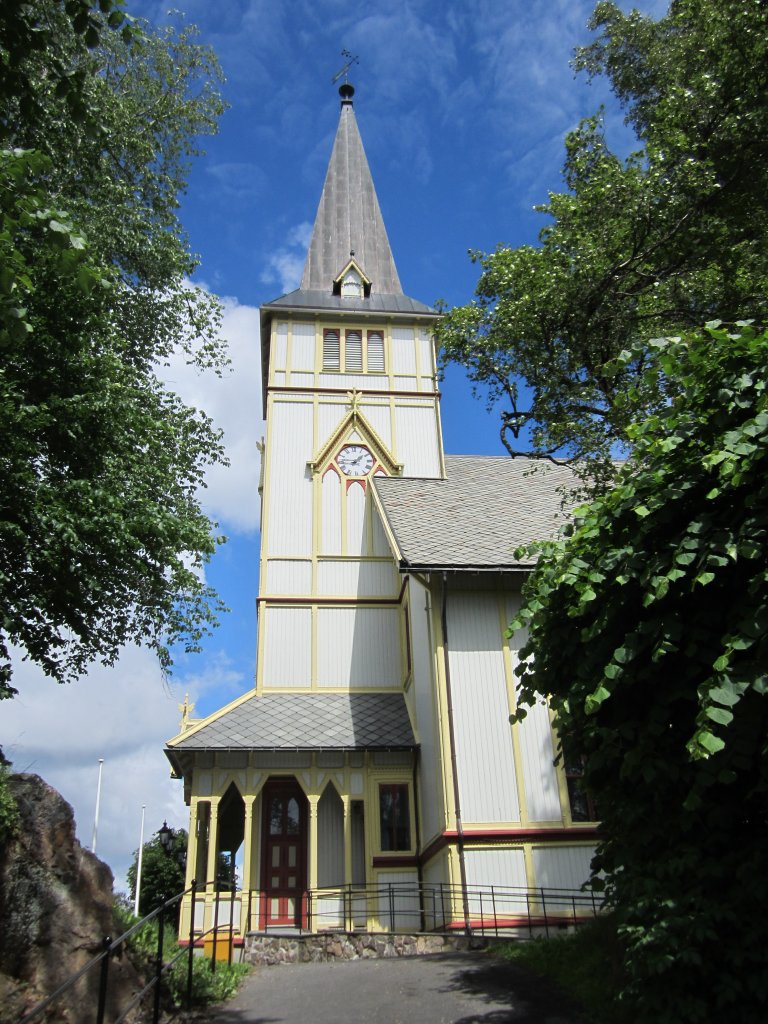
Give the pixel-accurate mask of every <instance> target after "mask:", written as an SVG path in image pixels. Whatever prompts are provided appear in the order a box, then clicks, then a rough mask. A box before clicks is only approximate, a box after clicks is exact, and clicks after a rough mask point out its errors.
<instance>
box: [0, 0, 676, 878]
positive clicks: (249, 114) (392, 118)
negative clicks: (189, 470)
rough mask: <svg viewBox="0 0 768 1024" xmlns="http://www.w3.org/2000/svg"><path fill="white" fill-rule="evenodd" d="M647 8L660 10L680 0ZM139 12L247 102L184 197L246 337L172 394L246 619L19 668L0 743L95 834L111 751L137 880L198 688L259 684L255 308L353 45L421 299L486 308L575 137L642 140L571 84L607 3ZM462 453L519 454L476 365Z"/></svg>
mask: <svg viewBox="0 0 768 1024" xmlns="http://www.w3.org/2000/svg"><path fill="white" fill-rule="evenodd" d="M621 6H623V7H625V8H626V9H628V8H629V7H630V6H637V7H639V9H640V10H641V11H643V12H644V13H649V14H652V15H654V16H660V15H661V14H663V13H664V11H665V9H666V6H667V5H666V2H661V0H645V2H639V3H637V4H635V5H632V4H629V3H622V4H621ZM179 7H181V8H182V9H183V10H184V12H185V13H184V14H183V15H180V14H179V13H175V14H169V13H168V10H167V8H168V5H167V4H161V3H156V2H151V3H150V2H133V3H132V2H131V0H128V8H129V10H130V11H131V12H132V13H133V14H135V15H138V16H142V17H146V18H148V19H149V20H150V21H152V22H154V23H156V24H166V23H168V22H172V23H174V24H176V25H179V24H181V23H192V24H197V25H198V26H199V28H200V33H201V39H202V41H203V42H206V43H208V44H210V45H211V46H212V47H213V48H214V49H215V50H216V52H217V54H218V57H219V60H220V62H221V64H222V67H223V70H224V74H225V76H226V79H227V82H226V85H225V87H224V95H225V98H226V100H227V102H228V103H229V105H230V107H229V110H228V111H227V113H226V114H225V115H224V118H223V119H222V123H221V129H220V133H219V134H218V135H217V136H216V137H214V138H212V139H207V140H204V142H203V145H204V148H205V149H206V150H207V153H206V155H205V156H204V157H202V158H200V159H199V160H198V161H197V162H196V163H195V165H194V168H193V171H192V174H191V177H190V182H189V188H188V191H187V194H186V195H185V196H184V197H183V202H182V220H183V223H184V225H185V228H186V230H187V232H188V234H189V237H190V242H191V246H192V249H193V250H194V251H195V252H197V253H198V254H199V255H200V259H201V266H200V269H199V271H198V273H197V275H196V281H197V282H198V283H199V284H201V285H202V286H204V287H206V288H208V289H210V290H211V291H213V292H216V293H217V294H219V295H220V296H222V297H223V299H224V303H225V318H224V327H223V333H224V335H225V336H226V337H227V339H228V340H229V342H230V345H231V357H232V373H231V374H230V375H229V376H228V377H227V379H226V380H224V381H222V382H218V381H215V380H211V379H207V378H201V377H197V376H195V375H193V374H191V373H190V371H189V370H188V369H187V368H185V367H184V366H182V365H178V366H173V367H172V368H171V369H170V371H169V380H170V382H171V383H172V385H173V386H174V387H175V388H177V389H178V390H179V392H180V393H181V394H182V395H183V396H184V397H185V398H186V399H187V400H188V401H190V402H191V403H192V404H195V405H197V406H199V407H202V408H205V409H206V410H207V411H208V412H210V413H211V415H212V416H213V417H214V418H215V419H216V420H217V422H219V423H220V424H221V426H222V427H223V428H224V430H225V433H226V443H227V447H228V451H229V454H230V459H231V467H230V469H229V470H228V471H223V470H217V471H216V472H215V473H214V474H212V475H211V477H210V478H209V480H208V487H207V489H206V490H205V492H204V495H203V502H204V505H205V507H206V509H207V510H208V511H209V512H210V513H211V515H212V516H214V517H215V518H216V519H217V520H218V521H219V523H220V525H221V528H222V530H223V532H224V533H226V534H227V536H228V537H229V543H228V544H227V545H226V546H225V547H224V548H222V549H221V550H220V552H219V554H218V555H217V556H216V558H215V559H214V561H213V562H212V564H211V565H210V566H209V567H208V572H207V578H208V580H209V581H210V582H211V583H212V584H213V585H214V586H216V587H217V588H218V589H219V591H220V593H221V594H222V596H223V598H224V600H225V602H226V603H227V604H228V605H229V607H230V608H231V612H230V613H229V615H228V616H226V618H225V620H224V621H223V623H222V625H221V628H220V629H219V630H218V631H217V633H216V634H215V636H213V637H212V638H211V639H210V640H209V641H208V642H207V643H206V644H205V648H204V650H203V652H202V653H201V654H200V655H198V656H195V657H194V658H187V657H185V656H183V655H182V656H180V657H179V658H178V659H177V665H176V669H175V672H174V675H173V677H172V678H171V679H170V680H169V681H167V682H166V681H164V680H163V679H162V678H161V676H160V673H159V671H158V669H157V666H156V665H155V663H154V661H153V659H152V658H151V656H150V655H149V654H148V653H147V652H145V651H141V650H136V649H131V650H128V651H126V652H125V653H124V655H123V657H122V658H121V660H120V662H119V664H118V665H117V666H116V667H114V668H112V669H103V668H94V669H93V670H92V671H91V672H90V673H89V674H88V676H87V677H86V678H84V679H82V680H80V681H79V682H78V683H76V684H73V685H72V686H68V687H56V686H55V684H53V683H51V682H50V681H48V680H45V679H42V678H41V677H40V676H39V675H38V674H37V673H36V672H35V671H33V670H32V669H30V667H29V666H27V665H25V664H23V663H21V662H19V664H18V667H17V670H16V673H17V674H16V682H17V685H18V688H19V690H20V694H19V696H18V697H17V698H16V699H15V700H14V701H13V702H8V703H6V704H5V706H4V707H3V709H2V712H3V730H2V736H1V737H0V743H2V745H3V746H4V748H5V751H6V754H7V755H8V756H10V757H11V758H12V759H13V762H14V765H15V768H16V769H17V770H21V771H23V770H30V771H36V772H38V773H39V774H41V775H42V776H43V777H44V778H46V779H47V780H48V781H49V782H51V784H53V785H54V786H56V788H58V789H59V790H60V791H61V792H62V793H63V794H64V795H65V796H66V798H67V799H68V800H69V801H70V802H71V803H72V804H73V806H74V808H75V813H76V818H77V822H78V833H79V836H80V838H81V841H83V843H84V844H90V840H91V831H92V828H93V818H94V806H95V797H96V782H97V774H98V759H99V758H100V757H103V758H104V759H105V764H104V775H103V786H102V798H101V814H100V823H99V838H98V845H97V852H98V853H99V854H100V855H101V856H102V857H103V858H104V859H106V860H107V861H108V863H110V865H111V866H112V868H113V870H114V871H115V874H116V876H117V880H118V886H121V885H122V884H123V877H124V874H125V870H126V868H127V866H128V864H129V862H130V857H131V853H132V851H133V850H134V849H135V848H136V847H137V845H138V839H139V825H140V819H141V806H142V804H146V808H147V818H146V822H147V824H146V834H148V833H149V832H152V831H156V830H157V828H159V827H160V825H161V824H162V822H163V819H167V820H168V822H169V824H171V825H173V826H186V822H187V811H186V809H185V807H184V804H183V797H182V787H181V784H180V783H178V782H172V781H171V780H169V778H168V766H167V762H166V761H165V758H164V755H163V754H162V747H163V743H164V741H165V740H166V739H168V738H170V737H171V736H172V735H174V734H175V733H176V731H177V728H178V721H179V713H178V709H177V705H178V703H179V702H180V701H181V700H182V699H183V696H184V694H185V693H186V692H188V693H189V694H190V699H191V700H192V701H194V702H195V703H196V712H195V714H196V715H198V714H199V715H202V714H207V713H209V712H211V711H213V710H215V709H216V708H217V707H220V706H221V705H222V704H224V703H226V702H227V701H229V700H231V699H233V698H234V697H236V696H238V695H239V694H240V693H242V692H243V691H244V690H245V689H247V688H249V687H250V686H252V684H253V673H254V665H255V644H256V629H255V599H256V583H257V570H258V539H259V538H258V525H259V524H258V512H259V508H258V495H257V492H256V486H257V481H258V452H257V450H256V441H257V440H259V439H260V438H261V436H262V434H263V424H262V422H261V399H260V390H261V388H260V368H259V358H258V349H259V340H258V306H259V305H260V304H261V303H263V302H266V301H269V300H271V299H274V298H276V297H277V296H279V295H281V294H283V293H284V292H286V291H289V290H290V289H292V288H294V287H296V286H297V283H298V278H299V276H300V274H301V268H302V266H303V261H304V254H305V250H306V244H307V241H308V236H309V231H310V229H311V224H312V221H313V220H314V215H315V211H316V208H317V203H318V200H319V196H320V190H321V187H322V183H323V178H324V175H325V170H326V166H327V163H328V158H329V156H330V150H331V145H332V142H333V136H334V133H335V130H336V125H337V122H338V114H339V101H338V94H337V86H334V85H332V84H331V78H332V77H333V75H334V74H335V73H336V72H337V71H338V70H339V68H340V67H341V66H342V65H343V63H344V58H343V57H342V56H341V51H342V49H344V48H346V49H348V50H350V51H351V52H352V53H353V54H356V55H358V56H359V63H358V64H356V65H355V66H354V67H353V69H352V71H351V74H350V80H351V81H352V82H353V84H354V85H355V88H356V94H355V112H356V115H357V120H358V124H359V126H360V131H361V134H362V137H363V143H364V145H365V148H366V152H367V155H368V160H369V163H370V165H371V170H372V173H373V178H374V182H375V185H376V189H377V192H378V196H379V202H380V205H381V208H382V212H383V216H384V221H385V223H386V226H387V230H388V233H389V239H390V243H391V246H392V250H393V252H394V256H395V261H396V264H397V267H398V271H399V274H400V279H401V282H402V284H403V289H404V291H405V292H406V293H407V294H409V295H411V296H413V297H415V298H417V299H420V300H422V301H424V302H427V303H433V302H435V301H436V300H437V299H444V300H445V301H446V302H448V303H449V304H450V305H455V304H460V303H464V302H467V301H469V299H470V298H471V296H472V292H473V289H474V287H475V284H476V282H477V277H478V271H477V267H476V266H474V265H473V264H472V263H471V262H470V260H469V258H468V256H467V252H468V250H470V249H478V250H484V251H487V250H491V249H493V248H495V246H496V245H497V244H499V243H505V244H509V245H512V246H517V245H522V244H525V243H535V241H536V237H537V233H538V231H539V230H540V228H541V227H542V225H543V223H544V219H543V217H542V216H541V214H536V213H534V211H533V209H532V207H533V205H534V204H535V203H539V202H542V201H545V200H546V196H547V192H548V191H549V190H554V191H557V190H559V189H560V188H561V187H562V186H561V178H560V169H561V166H562V161H563V155H564V151H563V139H564V136H565V133H566V132H567V131H569V130H570V129H571V128H573V127H575V125H576V124H577V122H578V120H579V119H580V118H581V117H584V116H587V115H589V114H592V113H594V112H595V111H596V110H597V108H598V107H599V106H600V105H601V104H604V105H605V106H606V125H607V130H608V137H609V142H611V141H612V142H613V143H614V144H615V146H616V148H617V149H618V150H619V151H622V152H626V151H628V150H629V149H630V148H631V138H630V136H629V135H628V133H627V130H626V129H625V128H624V126H623V123H622V115H621V113H620V112H619V111H618V110H617V109H616V105H615V103H613V102H612V100H611V97H610V94H609V93H608V90H607V88H606V86H605V83H603V82H595V83H592V85H589V84H588V82H587V80H586V78H585V77H584V76H583V75H580V76H578V78H574V75H573V72H572V70H571V68H570V66H569V60H570V58H571V55H572V52H573V49H574V47H575V46H577V45H579V44H581V43H586V42H588V40H589V33H588V31H587V28H586V23H587V20H588V18H589V15H590V13H591V10H592V7H593V3H592V2H590V0H367V2H366V3H365V4H358V3H355V2H354V0H311V2H310V0H283V2H278V3H275V2H274V0H270V2H267V0H220V2H219V3H216V4H212V3H211V2H210V0H186V2H184V0H182V2H181V3H179ZM442 420H443V430H444V440H445V448H446V451H448V452H451V453H468V452H472V453H480V454H502V453H503V449H502V448H501V445H500V442H499V439H498V424H497V416H496V415H495V414H494V413H492V412H491V413H488V412H487V411H486V410H485V407H484V404H483V403H482V402H481V401H478V400H477V399H475V398H473V397H472V395H471V391H470V388H469V386H468V384H467V382H466V380H465V379H464V377H463V375H462V374H461V372H460V371H458V370H455V369H451V370H449V372H448V373H447V375H446V379H445V381H444V384H443V400H442Z"/></svg>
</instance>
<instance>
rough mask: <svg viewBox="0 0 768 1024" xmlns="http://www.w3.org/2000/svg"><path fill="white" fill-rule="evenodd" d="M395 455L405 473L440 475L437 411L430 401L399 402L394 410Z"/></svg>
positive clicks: (429, 475)
mask: <svg viewBox="0 0 768 1024" xmlns="http://www.w3.org/2000/svg"><path fill="white" fill-rule="evenodd" d="M395 425H396V435H397V436H396V443H397V451H396V455H397V459H398V461H399V462H402V463H403V466H404V469H403V475H404V476H424V477H439V476H441V474H442V466H441V461H440V450H439V445H438V435H437V419H436V411H435V406H434V404H433V403H430V404H429V405H426V404H424V405H405V404H399V405H397V407H396V410H395Z"/></svg>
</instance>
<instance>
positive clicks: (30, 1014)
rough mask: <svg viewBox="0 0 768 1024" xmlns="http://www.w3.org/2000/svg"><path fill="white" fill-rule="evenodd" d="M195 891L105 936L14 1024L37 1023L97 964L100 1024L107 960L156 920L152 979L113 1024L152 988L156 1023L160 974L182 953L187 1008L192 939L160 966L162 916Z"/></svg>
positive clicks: (100, 1022) (101, 1022)
mask: <svg viewBox="0 0 768 1024" xmlns="http://www.w3.org/2000/svg"><path fill="white" fill-rule="evenodd" d="M215 884H216V881H215V880H214V882H206V883H205V888H208V886H209V885H215ZM198 891H199V887H198V883H197V882H195V881H193V882H192V884H191V885H190V886H189V888H187V889H184V890H183V892H180V893H177V894H176V895H175V896H171V897H170V898H169V899H167V900H166V901H165V902H164V903H163V904H162V905H161V906H159V907H156V908H155V909H154V910H153V911H151V912H150V913H149V914H146V915H145V916H144V917H142V918H141V919H140V920H139V921H136V922H134V924H132V925H131V927H130V928H128V929H127V930H126V931H124V932H123V933H122V935H120V936H118V938H116V939H114V940H113V939H112V937H111V936H109V935H107V936H105V938H104V939H103V941H102V947H103V948H102V950H101V952H99V953H97V954H96V956H94V957H92V958H91V959H90V960H89V961H88V962H87V963H86V964H84V965H83V966H82V967H81V968H80V969H79V970H78V971H76V972H75V973H74V974H72V975H71V976H70V977H69V978H67V979H66V981H64V982H62V984H61V985H59V986H58V988H56V989H55V990H54V991H53V992H51V994H50V995H48V996H46V998H45V999H43V1000H41V1002H39V1003H38V1004H37V1005H36V1006H34V1007H32V1009H31V1010H29V1011H27V1013H25V1014H24V1016H23V1017H21V1018H20V1019H19V1020H18V1022H17V1024H32V1022H33V1021H35V1020H38V1019H39V1018H40V1016H41V1014H43V1013H44V1012H45V1011H46V1010H47V1009H48V1007H50V1006H52V1005H53V1004H54V1003H55V1002H56V1001H57V1000H58V999H60V998H61V996H63V995H64V993H65V992H67V991H68V990H69V989H70V988H72V987H73V985H76V984H77V982H78V981H79V980H80V979H81V978H82V977H84V976H85V975H86V974H87V973H88V972H89V971H91V970H92V969H93V968H94V967H96V965H97V964H101V965H102V970H101V977H100V980H99V996H98V1008H97V1013H96V1024H104V1014H105V1011H106V996H107V988H108V972H109V961H110V957H111V956H112V955H113V953H115V952H116V951H117V950H118V949H119V948H120V947H121V946H122V945H123V944H124V943H125V942H127V940H128V939H130V937H131V936H132V935H134V934H135V933H136V932H137V931H138V930H139V929H140V928H142V927H143V926H144V925H145V924H148V923H149V922H150V921H153V920H155V918H158V919H159V920H158V924H159V927H158V948H157V956H156V972H155V974H154V976H153V978H152V979H151V980H150V981H149V982H148V983H147V984H146V985H145V986H144V988H143V989H142V990H141V992H139V993H138V995H137V996H135V997H134V998H133V1000H132V1001H131V1003H130V1004H129V1006H128V1007H127V1008H126V1009H124V1010H123V1011H122V1013H121V1015H120V1016H119V1017H118V1019H117V1020H116V1021H115V1024H120V1022H121V1021H123V1020H125V1018H126V1017H127V1015H128V1014H129V1013H130V1011H131V1010H132V1009H133V1008H134V1007H135V1006H136V1005H137V1004H138V1003H139V1002H141V1000H142V999H143V998H144V996H146V994H147V993H148V992H149V991H150V990H151V989H152V988H154V989H155V1006H154V1010H153V1017H152V1020H153V1024H157V1022H158V1020H159V1011H160V985H159V982H160V980H161V978H162V976H163V974H164V973H165V972H166V971H167V970H168V969H169V968H170V967H172V966H173V964H175V963H176V961H177V960H179V959H180V958H181V957H182V956H183V955H184V954H185V953H188V955H189V971H188V974H187V992H186V996H187V1004H188V1005H189V1004H190V1002H191V996H192V956H193V953H194V936H193V935H191V936H190V938H192V939H193V941H191V942H190V944H189V949H188V950H187V949H182V950H180V952H179V953H177V954H176V955H175V956H174V957H173V958H172V959H171V960H169V961H168V962H167V963H164V962H163V937H164V922H165V915H166V913H167V912H168V911H169V910H170V909H171V908H172V907H174V906H175V905H176V904H177V903H179V902H180V901H181V900H183V899H184V897H185V896H188V895H191V897H192V905H193V906H194V903H195V899H196V896H197V892H198ZM192 924H194V921H193V922H192ZM215 927H216V926H215V925H214V928H213V929H209V931H212V930H215ZM190 931H192V929H190ZM205 934H206V935H207V934H208V932H206V933H205Z"/></svg>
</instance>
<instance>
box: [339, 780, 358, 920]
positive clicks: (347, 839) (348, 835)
mask: <svg viewBox="0 0 768 1024" xmlns="http://www.w3.org/2000/svg"><path fill="white" fill-rule="evenodd" d="M341 799H342V803H343V804H344V884H345V885H346V886H347V890H348V891H349V892H351V891H352V801H351V799H350V797H349V795H347V796H343V797H342V798H341ZM344 929H345V931H348V932H351V931H354V930H355V923H354V914H353V912H352V900H351V899H346V898H345V899H344Z"/></svg>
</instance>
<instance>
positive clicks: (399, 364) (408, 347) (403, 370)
mask: <svg viewBox="0 0 768 1024" xmlns="http://www.w3.org/2000/svg"><path fill="white" fill-rule="evenodd" d="M392 373H395V374H403V375H405V374H408V375H409V376H410V375H414V376H415V374H416V345H415V339H414V331H413V328H412V327H393V328H392Z"/></svg>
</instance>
